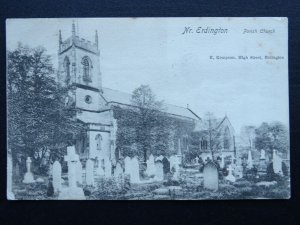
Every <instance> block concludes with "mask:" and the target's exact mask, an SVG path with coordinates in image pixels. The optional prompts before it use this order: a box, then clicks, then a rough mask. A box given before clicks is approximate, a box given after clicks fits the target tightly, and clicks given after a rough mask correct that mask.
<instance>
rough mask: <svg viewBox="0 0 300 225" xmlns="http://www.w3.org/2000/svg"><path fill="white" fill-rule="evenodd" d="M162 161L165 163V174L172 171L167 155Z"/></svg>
mask: <svg viewBox="0 0 300 225" xmlns="http://www.w3.org/2000/svg"><path fill="white" fill-rule="evenodd" d="M162 163H163V169H164V174H167V173H170V162H169V160H168V159H167V157H164V158H163V160H162Z"/></svg>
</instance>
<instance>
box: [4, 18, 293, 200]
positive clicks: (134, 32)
mask: <svg viewBox="0 0 300 225" xmlns="http://www.w3.org/2000/svg"><path fill="white" fill-rule="evenodd" d="M6 41H7V74H6V77H7V143H8V145H7V198H8V199H9V200H170V199H171V200H202V199H212V200H213V199H288V198H290V160H289V158H290V145H289V99H288V19H287V18H68V19H64V18H60V19H54V18H52V19H8V20H7V21H6Z"/></svg>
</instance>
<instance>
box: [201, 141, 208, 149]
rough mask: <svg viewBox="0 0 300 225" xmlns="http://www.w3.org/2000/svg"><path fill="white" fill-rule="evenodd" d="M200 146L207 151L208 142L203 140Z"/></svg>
mask: <svg viewBox="0 0 300 225" xmlns="http://www.w3.org/2000/svg"><path fill="white" fill-rule="evenodd" d="M200 144H201V149H203V150H207V140H205V139H202V140H201V142H200Z"/></svg>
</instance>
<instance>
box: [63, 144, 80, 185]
mask: <svg viewBox="0 0 300 225" xmlns="http://www.w3.org/2000/svg"><path fill="white" fill-rule="evenodd" d="M64 160H65V161H66V162H68V181H69V187H70V188H74V187H77V184H76V180H77V179H76V164H77V162H78V161H79V156H78V155H77V154H76V153H75V147H74V146H70V147H67V155H66V156H65V157H64Z"/></svg>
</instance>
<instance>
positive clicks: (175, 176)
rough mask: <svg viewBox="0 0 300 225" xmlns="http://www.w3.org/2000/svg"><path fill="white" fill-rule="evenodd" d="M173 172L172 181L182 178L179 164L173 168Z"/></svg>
mask: <svg viewBox="0 0 300 225" xmlns="http://www.w3.org/2000/svg"><path fill="white" fill-rule="evenodd" d="M172 170H173V171H174V172H173V177H172V179H173V180H179V178H180V166H179V164H175V165H174V166H173V167H172Z"/></svg>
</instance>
